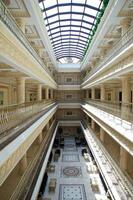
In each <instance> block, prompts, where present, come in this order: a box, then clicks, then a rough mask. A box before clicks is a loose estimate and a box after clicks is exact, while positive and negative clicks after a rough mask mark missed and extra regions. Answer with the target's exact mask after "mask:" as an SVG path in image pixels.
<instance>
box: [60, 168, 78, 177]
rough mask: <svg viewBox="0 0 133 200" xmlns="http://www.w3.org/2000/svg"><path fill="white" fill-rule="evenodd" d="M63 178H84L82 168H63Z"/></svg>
mask: <svg viewBox="0 0 133 200" xmlns="http://www.w3.org/2000/svg"><path fill="white" fill-rule="evenodd" d="M61 176H63V177H65V178H69V177H71V178H74V177H76V178H77V177H81V176H82V171H81V167H77V166H67V167H62V169H61Z"/></svg>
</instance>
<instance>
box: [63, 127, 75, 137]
mask: <svg viewBox="0 0 133 200" xmlns="http://www.w3.org/2000/svg"><path fill="white" fill-rule="evenodd" d="M61 128H62V130H63V132H62V136H65V135H70V136H77V127H76V126H72V127H68V126H63V127H61Z"/></svg>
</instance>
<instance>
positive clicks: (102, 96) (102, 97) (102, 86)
mask: <svg viewBox="0 0 133 200" xmlns="http://www.w3.org/2000/svg"><path fill="white" fill-rule="evenodd" d="M100 97H101V101H105V86H104V85H101V95H100Z"/></svg>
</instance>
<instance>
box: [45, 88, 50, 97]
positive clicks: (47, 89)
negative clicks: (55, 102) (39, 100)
mask: <svg viewBox="0 0 133 200" xmlns="http://www.w3.org/2000/svg"><path fill="white" fill-rule="evenodd" d="M45 99H46V100H48V99H49V88H48V87H46V88H45Z"/></svg>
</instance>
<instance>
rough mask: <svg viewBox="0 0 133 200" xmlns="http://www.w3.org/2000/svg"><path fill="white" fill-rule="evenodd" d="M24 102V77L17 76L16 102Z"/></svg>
mask: <svg viewBox="0 0 133 200" xmlns="http://www.w3.org/2000/svg"><path fill="white" fill-rule="evenodd" d="M24 102H25V77H20V78H17V103H18V104H21V103H24Z"/></svg>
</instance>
